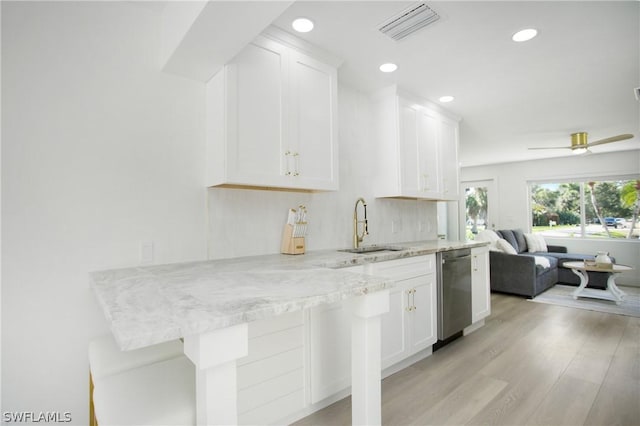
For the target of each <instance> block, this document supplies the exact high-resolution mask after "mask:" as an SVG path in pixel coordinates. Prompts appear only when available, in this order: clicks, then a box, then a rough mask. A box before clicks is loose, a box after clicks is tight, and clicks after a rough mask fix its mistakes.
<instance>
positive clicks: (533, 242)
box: [524, 234, 549, 253]
mask: <svg viewBox="0 0 640 426" xmlns="http://www.w3.org/2000/svg"><path fill="white" fill-rule="evenodd" d="M524 239H525V240H527V250H529V251H530V252H544V253H546V252H548V251H549V250H548V249H547V243H546V242H545V241H544V237H543V236H542V235H540V234H524Z"/></svg>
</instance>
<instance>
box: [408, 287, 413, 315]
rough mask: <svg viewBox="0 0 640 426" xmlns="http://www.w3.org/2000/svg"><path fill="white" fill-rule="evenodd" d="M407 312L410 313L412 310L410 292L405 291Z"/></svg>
mask: <svg viewBox="0 0 640 426" xmlns="http://www.w3.org/2000/svg"><path fill="white" fill-rule="evenodd" d="M406 309H407V312H411V311H412V310H413V308H412V306H411V290H407V308H406Z"/></svg>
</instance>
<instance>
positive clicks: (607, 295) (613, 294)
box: [562, 262, 633, 305]
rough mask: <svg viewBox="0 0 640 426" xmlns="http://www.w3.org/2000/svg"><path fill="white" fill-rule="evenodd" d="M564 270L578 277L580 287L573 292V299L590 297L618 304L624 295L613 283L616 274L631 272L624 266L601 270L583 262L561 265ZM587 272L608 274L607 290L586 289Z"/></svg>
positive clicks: (587, 282)
mask: <svg viewBox="0 0 640 426" xmlns="http://www.w3.org/2000/svg"><path fill="white" fill-rule="evenodd" d="M562 266H563V267H565V268H570V269H571V271H573V273H574V274H576V275H577V276H578V277H580V286H579V287H578V288H577V289H576V290H575V291H574V292H573V298H574V299H577V298H578V297H590V298H592V299H603V300H611V301H614V302H616V304H618V305H619V304H620V302H622V300H624V297H625V296H626V293H625V292H624V291H622V290H620V289H619V288H618V286H617V285H616V281H615V276H616V274H619V273H621V272H624V271H631V270H632V269H633V268H632V267H631V266H626V265H615V264H614V265H613V268H612V269H608V268H601V267H598V266H595V265H593V266H592V265H585V264H584V262H565V263H564V264H563V265H562ZM589 271H593V272H608V273H609V278H608V279H607V288H606V289H605V290H599V289H595V288H586V287H587V284H589V274H588V272H589Z"/></svg>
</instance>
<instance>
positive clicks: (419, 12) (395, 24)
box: [378, 3, 440, 40]
mask: <svg viewBox="0 0 640 426" xmlns="http://www.w3.org/2000/svg"><path fill="white" fill-rule="evenodd" d="M438 19H440V15H438V14H437V13H436V12H434V11H433V10H432V9H431V8H429V6H427V4H426V3H418V4H417V5H415V6H411V7H410V8H408V9H406V10H403V11H402V12H400V13H399V14H397V15H395V16H393V17H391V18H389V19H387V20H386V21H384V22H383V23H382V24H380V25H379V26H378V29H379V30H380V31H381V32H382V33H383V34H386V35H388V36H389V37H391V38H392V39H394V40H402V39H403V38H405V37H407V36H408V35H410V34H413V33H414V32H416V31H418V30H419V29H420V28H423V27H426V26H427V25H429V24H431V23H433V22H435V21H437V20H438Z"/></svg>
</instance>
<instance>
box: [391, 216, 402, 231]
mask: <svg viewBox="0 0 640 426" xmlns="http://www.w3.org/2000/svg"><path fill="white" fill-rule="evenodd" d="M400 231H402V220H400V219H392V220H391V233H392V234H397V233H398V232H400Z"/></svg>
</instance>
